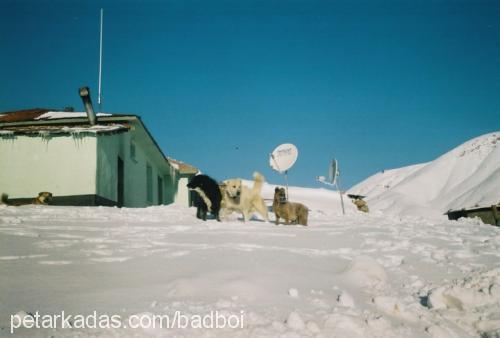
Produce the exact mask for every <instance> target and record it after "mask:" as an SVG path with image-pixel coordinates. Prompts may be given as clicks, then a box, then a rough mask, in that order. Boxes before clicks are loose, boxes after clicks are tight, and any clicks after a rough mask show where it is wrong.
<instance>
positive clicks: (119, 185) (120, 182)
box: [116, 157, 124, 208]
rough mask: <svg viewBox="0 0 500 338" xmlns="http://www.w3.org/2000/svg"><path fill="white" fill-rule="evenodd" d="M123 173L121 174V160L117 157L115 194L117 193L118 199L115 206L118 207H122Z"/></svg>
mask: <svg viewBox="0 0 500 338" xmlns="http://www.w3.org/2000/svg"><path fill="white" fill-rule="evenodd" d="M123 175H124V172H123V160H122V159H121V158H120V157H118V179H117V186H116V188H117V192H118V198H117V201H116V202H117V205H118V207H120V208H121V207H123V183H124V182H123V179H124V176H123Z"/></svg>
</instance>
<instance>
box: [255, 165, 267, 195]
mask: <svg viewBox="0 0 500 338" xmlns="http://www.w3.org/2000/svg"><path fill="white" fill-rule="evenodd" d="M253 179H254V181H253V188H252V190H253V191H254V192H256V193H258V194H260V192H261V190H262V185H264V182H265V181H266V179H265V178H264V176H262V174H261V173H259V172H257V171H256V172H254V173H253Z"/></svg>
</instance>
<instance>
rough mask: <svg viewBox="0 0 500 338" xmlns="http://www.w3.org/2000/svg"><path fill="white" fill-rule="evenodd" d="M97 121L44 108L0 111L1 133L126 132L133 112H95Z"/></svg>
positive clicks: (76, 113) (79, 113) (78, 113)
mask: <svg viewBox="0 0 500 338" xmlns="http://www.w3.org/2000/svg"><path fill="white" fill-rule="evenodd" d="M97 117H98V124H96V125H90V123H89V120H88V117H87V114H86V113H85V112H68V111H54V110H51V109H45V108H34V109H25V110H18V111H12V112H4V113H0V133H1V134H32V133H43V134H64V133H84V132H87V133H106V132H117V131H126V130H127V129H129V128H130V123H131V121H132V120H134V119H138V117H137V116H135V115H112V114H103V113H99V114H97Z"/></svg>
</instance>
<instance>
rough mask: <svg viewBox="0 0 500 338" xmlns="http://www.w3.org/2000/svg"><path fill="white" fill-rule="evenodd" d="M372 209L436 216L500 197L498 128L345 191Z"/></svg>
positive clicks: (381, 173)
mask: <svg viewBox="0 0 500 338" xmlns="http://www.w3.org/2000/svg"><path fill="white" fill-rule="evenodd" d="M349 193H352V194H360V195H366V196H367V201H368V204H369V206H370V208H371V210H380V211H383V212H387V213H391V214H398V215H418V216H426V217H429V216H430V217H436V216H437V217H439V216H442V214H443V213H444V212H446V211H448V210H449V209H460V208H464V207H473V206H476V205H478V206H488V205H491V204H495V203H497V202H498V201H500V132H494V133H490V134H486V135H483V136H480V137H477V138H474V139H472V140H470V141H467V142H465V143H464V144H462V145H460V146H458V147H456V148H455V149H453V150H451V151H449V152H447V153H446V154H444V155H442V156H441V157H439V158H437V159H435V160H434V161H431V162H428V163H424V164H417V165H412V166H408V167H403V168H399V169H393V170H385V171H383V172H379V173H377V174H375V175H373V176H371V177H369V178H368V179H366V180H365V181H363V182H361V183H359V184H357V185H356V186H354V187H352V188H351V189H350V190H349Z"/></svg>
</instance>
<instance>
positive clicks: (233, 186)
mask: <svg viewBox="0 0 500 338" xmlns="http://www.w3.org/2000/svg"><path fill="white" fill-rule="evenodd" d="M253 178H254V183H253V188H252V189H250V188H248V187H246V186H244V185H243V184H242V182H241V178H233V179H229V180H225V181H223V183H222V184H221V185H220V189H221V192H222V203H221V207H222V208H223V210H224V211H229V212H231V211H239V212H241V213H242V214H243V219H244V220H245V221H248V220H249V219H250V216H251V215H252V213H253V212H254V211H257V212H258V213H259V214H260V215H261V216H262V217H263V218H264V219H265V220H266V222H269V217H268V215H267V206H266V203H265V202H264V200H263V199H262V197H261V196H260V192H261V190H262V185H263V183H264V176H262V175H261V174H260V173H258V172H254V173H253Z"/></svg>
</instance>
